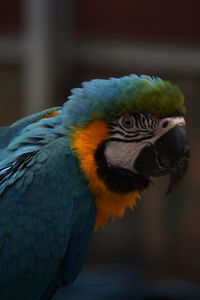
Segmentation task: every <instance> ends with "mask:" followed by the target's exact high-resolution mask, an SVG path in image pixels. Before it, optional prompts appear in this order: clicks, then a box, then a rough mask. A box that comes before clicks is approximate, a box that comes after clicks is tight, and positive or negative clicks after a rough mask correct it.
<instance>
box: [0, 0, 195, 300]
mask: <svg viewBox="0 0 200 300" xmlns="http://www.w3.org/2000/svg"><path fill="white" fill-rule="evenodd" d="M130 73H137V74H150V75H154V76H160V77H161V78H164V79H167V80H171V81H172V82H174V83H176V84H178V86H179V87H180V88H181V90H182V91H183V92H184V94H185V100H186V107H187V122H188V133H189V137H190V143H191V148H192V158H191V165H190V171H189V173H188V175H187V178H186V179H185V180H184V183H183V184H182V185H181V186H180V188H179V189H178V190H177V191H176V192H175V193H174V194H173V195H171V196H168V197H166V196H164V193H165V189H166V180H167V179H162V180H158V181H156V185H155V187H152V188H151V189H150V190H149V191H147V192H145V193H144V194H143V195H142V198H143V200H142V201H139V202H138V205H137V209H136V210H135V212H134V213H132V212H127V214H126V216H125V218H123V219H122V220H117V221H116V222H114V223H110V224H109V225H108V226H107V227H106V228H104V229H101V230H99V231H98V232H97V233H95V235H94V238H93V241H92V245H91V248H90V253H89V257H88V260H87V264H88V265H94V264H95V265H98V264H103V265H106V264H115V263H118V264H119V263H120V264H128V265H129V266H130V265H133V266H137V267H138V268H141V269H143V270H144V274H145V278H146V279H151V280H156V279H170V280H186V281H189V282H194V283H198V284H199V283H200V255H199V254H200V217H199V216H200V201H199V200H200V136H199V128H200V99H199V98H200V1H198V0H190V1H184V0H168V1H159V0H152V1H145V0H140V1H136V0H123V1H116V0H106V1H105V0H95V1H94V0H73V1H72V0H71V1H70V0H68V1H67V0H48V1H47V0H43V1H40V0H24V1H22V0H15V1H9V0H7V1H1V2H0V112H1V113H0V115H1V119H0V125H8V124H10V123H11V122H13V121H15V120H16V119H18V118H20V117H22V116H25V115H27V114H30V113H34V112H37V111H40V110H42V109H44V108H47V107H51V106H57V105H60V104H62V103H63V102H64V101H65V100H66V97H67V96H68V95H69V93H70V89H71V88H73V87H77V86H80V83H81V82H82V81H84V80H89V79H92V78H109V77H111V76H114V77H119V76H123V75H126V74H130ZM199 299H200V298H199Z"/></svg>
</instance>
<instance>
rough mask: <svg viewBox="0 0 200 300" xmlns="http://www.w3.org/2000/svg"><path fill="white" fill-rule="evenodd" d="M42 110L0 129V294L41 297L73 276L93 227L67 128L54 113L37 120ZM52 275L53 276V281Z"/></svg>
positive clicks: (6, 298)
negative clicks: (0, 146)
mask: <svg viewBox="0 0 200 300" xmlns="http://www.w3.org/2000/svg"><path fill="white" fill-rule="evenodd" d="M44 113H45V112H42V113H41V114H36V115H33V116H30V117H28V118H25V119H23V120H22V121H18V122H16V123H15V124H14V125H13V126H11V127H8V128H3V129H2V135H1V139H2V148H1V149H0V259H1V263H0V299H3V300H15V299H20V300H37V299H40V297H43V299H45V300H46V299H47V298H46V296H47V295H50V294H49V290H50V291H53V290H52V286H53V287H54V288H56V287H57V286H58V284H59V282H60V281H62V283H63V284H67V283H69V282H70V281H73V280H74V279H75V277H76V276H77V275H78V273H79V272H80V269H81V267H82V264H83V261H84V258H85V255H86V252H87V251H86V250H87V247H88V243H89V240H90V237H91V234H92V231H93V228H94V217H95V208H94V203H93V201H92V196H91V194H90V193H89V192H88V190H87V182H86V181H85V179H84V177H83V176H82V174H81V172H80V168H79V163H78V161H77V159H76V157H74V155H73V154H72V152H71V150H70V147H69V141H68V137H67V132H68V131H69V130H67V128H65V127H64V126H62V118H61V115H57V116H55V117H53V118H44V119H42V118H41V116H42V115H44ZM0 133H1V132H0ZM4 133H6V135H5V134H4ZM13 133H15V134H16V135H15V134H13ZM3 145H4V146H3ZM72 178H73V180H72ZM80 234H81V235H82V237H81V239H80ZM80 252H81V255H79V253H80ZM61 262H62V263H61ZM67 266H70V269H69V268H68V267H67ZM55 274H59V276H57V278H56V280H54V276H55ZM54 281H55V282H54ZM53 282H54V283H53ZM42 295H43V296H42ZM41 299H42V298H41Z"/></svg>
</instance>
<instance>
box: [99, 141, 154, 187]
mask: <svg viewBox="0 0 200 300" xmlns="http://www.w3.org/2000/svg"><path fill="white" fill-rule="evenodd" d="M105 145H106V141H105V142H103V143H102V144H100V145H99V147H98V148H97V150H96V152H95V155H94V158H95V161H96V164H97V174H98V176H99V177H100V178H101V179H102V180H103V182H104V183H105V185H106V186H107V187H108V188H109V189H110V190H111V191H113V192H116V193H128V192H133V191H142V190H144V189H146V188H147V187H148V186H149V180H148V178H146V177H144V176H142V175H137V174H134V173H133V172H131V171H130V170H127V169H124V168H118V167H114V166H109V165H108V163H107V160H106V158H105V155H104V151H105Z"/></svg>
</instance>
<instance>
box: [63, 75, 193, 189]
mask: <svg viewBox="0 0 200 300" xmlns="http://www.w3.org/2000/svg"><path fill="white" fill-rule="evenodd" d="M65 109H66V110H67V112H68V115H70V120H68V126H71V127H73V128H75V131H74V132H75V135H74V136H75V137H76V138H75V139H74V140H75V141H76V142H75V143H74V145H75V146H74V148H76V150H77V152H78V153H79V157H82V158H81V161H82V169H83V171H85V173H86V177H88V178H89V177H92V176H93V177H94V176H96V175H97V177H98V180H100V181H101V182H103V184H104V186H106V187H107V188H108V189H109V190H110V191H113V192H115V193H118V194H126V193H130V192H133V191H142V190H144V189H145V188H147V187H148V186H149V183H151V181H152V177H158V176H162V175H166V174H169V175H170V184H169V187H168V190H167V193H169V192H171V191H172V190H173V189H174V188H175V187H176V186H177V184H178V183H179V182H180V181H181V179H182V178H183V177H184V175H185V173H186V171H187V169H188V162H189V154H190V150H189V146H188V139H187V134H186V125H185V119H184V114H185V108H184V99H183V95H182V93H181V92H180V90H179V89H178V88H177V87H176V86H174V85H172V84H171V83H170V82H168V81H163V80H161V79H160V78H152V77H150V76H136V75H129V76H125V77H122V78H111V79H109V80H92V81H90V82H86V83H83V87H82V88H79V89H74V90H72V96H70V101H68V103H67V104H66V107H65ZM77 137H78V138H77ZM80 137H81V138H80ZM77 141H78V143H77ZM80 145H81V146H80ZM78 148H79V149H78ZM86 157H87V158H86ZM91 161H92V162H93V167H92V166H91V165H90V162H91ZM83 162H85V167H84V166H83V165H84V163H83ZM92 168H94V169H95V171H94V172H93V173H92V174H93V175H92V176H90V171H91V170H92ZM87 174H89V175H87ZM94 174H96V175H94ZM96 180H97V179H96Z"/></svg>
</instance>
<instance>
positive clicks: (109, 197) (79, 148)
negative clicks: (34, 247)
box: [71, 120, 139, 229]
mask: <svg viewBox="0 0 200 300" xmlns="http://www.w3.org/2000/svg"><path fill="white" fill-rule="evenodd" d="M107 137H108V128H107V125H106V123H105V122H103V121H98V120H96V121H93V122H91V123H89V124H88V125H87V126H86V127H83V128H73V129H72V134H71V147H72V149H73V150H74V152H75V153H76V155H77V156H78V159H79V161H80V167H81V170H82V172H83V173H84V175H85V177H86V179H87V180H88V182H89V186H88V188H89V190H90V192H91V193H92V194H93V195H94V197H95V205H96V209H97V215H96V225H95V228H96V229H97V228H98V227H99V226H101V225H104V224H106V222H107V221H108V219H109V218H110V217H111V218H112V219H115V218H116V217H122V216H123V215H124V213H125V211H126V209H127V208H131V209H132V208H133V207H134V205H135V203H136V199H137V198H139V195H138V193H137V192H135V191H131V192H126V193H117V192H114V191H111V190H110V189H109V188H108V187H107V186H106V185H105V183H104V182H103V180H102V179H101V178H100V176H99V175H98V172H97V164H96V160H95V152H96V149H97V148H98V146H99V145H100V144H101V143H102V142H103V141H105V140H106V139H107Z"/></svg>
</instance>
